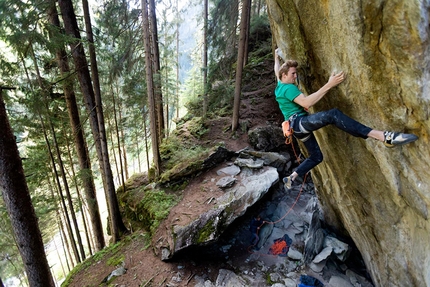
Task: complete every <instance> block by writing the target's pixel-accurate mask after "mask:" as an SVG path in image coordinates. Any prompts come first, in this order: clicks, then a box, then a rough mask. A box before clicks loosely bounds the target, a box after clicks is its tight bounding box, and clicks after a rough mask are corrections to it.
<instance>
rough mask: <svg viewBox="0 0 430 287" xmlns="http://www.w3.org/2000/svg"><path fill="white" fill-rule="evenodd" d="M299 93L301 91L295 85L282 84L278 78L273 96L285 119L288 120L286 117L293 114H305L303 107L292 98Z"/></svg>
mask: <svg viewBox="0 0 430 287" xmlns="http://www.w3.org/2000/svg"><path fill="white" fill-rule="evenodd" d="M301 93H302V92H301V91H300V90H299V88H297V86H296V85H294V84H284V83H282V82H281V81H279V80H278V85H277V86H276V89H275V96H276V101H277V102H278V104H279V108H280V109H281V112H282V114H283V115H284V118H285V120H288V118H289V117H291V116H292V115H294V114H299V115H302V114H303V115H304V114H306V111H305V109H304V108H303V107H302V106H300V105H299V104H296V103H295V102H294V99H295V98H297V97H298V96H299V95H300V94H301Z"/></svg>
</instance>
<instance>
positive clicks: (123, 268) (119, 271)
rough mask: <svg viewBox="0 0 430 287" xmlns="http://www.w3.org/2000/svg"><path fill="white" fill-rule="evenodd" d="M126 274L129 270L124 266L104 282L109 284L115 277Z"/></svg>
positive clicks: (113, 272)
mask: <svg viewBox="0 0 430 287" xmlns="http://www.w3.org/2000/svg"><path fill="white" fill-rule="evenodd" d="M126 272H127V269H126V268H125V267H124V266H121V267H119V268H117V269H115V270H114V271H112V272H111V273H110V274H109V275H108V276H107V277H106V278H105V279H104V280H103V281H102V282H109V281H110V280H111V279H112V278H113V277H115V276H121V275H124V274H125V273H126Z"/></svg>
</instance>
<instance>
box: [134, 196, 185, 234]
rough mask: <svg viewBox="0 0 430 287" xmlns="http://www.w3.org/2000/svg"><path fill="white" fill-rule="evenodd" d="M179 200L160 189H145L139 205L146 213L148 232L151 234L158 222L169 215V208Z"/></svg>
mask: <svg viewBox="0 0 430 287" xmlns="http://www.w3.org/2000/svg"><path fill="white" fill-rule="evenodd" d="M178 202H179V197H178V196H176V195H173V194H166V193H165V192H164V191H162V190H147V191H145V196H144V198H143V199H142V201H141V207H142V208H143V210H145V212H147V214H148V216H149V217H148V218H147V220H148V219H149V220H150V222H151V223H150V232H151V234H153V233H154V232H155V230H156V229H157V228H158V225H159V224H160V222H161V221H162V220H163V219H164V218H166V217H167V216H168V215H169V212H170V209H171V208H172V207H173V206H174V205H176V204H177V203H178Z"/></svg>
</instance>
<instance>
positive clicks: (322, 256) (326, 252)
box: [312, 246, 333, 264]
mask: <svg viewBox="0 0 430 287" xmlns="http://www.w3.org/2000/svg"><path fill="white" fill-rule="evenodd" d="M332 251H333V247H331V246H327V247H326V248H324V249H323V250H322V251H321V252H320V253H319V254H318V255H317V256H315V258H314V260H313V261H312V262H313V263H315V264H318V263H320V262H321V261H323V260H326V259H327V258H328V257H329V256H330V254H331V253H332Z"/></svg>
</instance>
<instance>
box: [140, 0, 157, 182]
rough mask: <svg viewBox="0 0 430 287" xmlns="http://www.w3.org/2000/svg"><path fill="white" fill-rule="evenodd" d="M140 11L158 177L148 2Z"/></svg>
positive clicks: (154, 161) (144, 0)
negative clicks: (141, 14) (141, 13)
mask: <svg viewBox="0 0 430 287" xmlns="http://www.w3.org/2000/svg"><path fill="white" fill-rule="evenodd" d="M142 12H143V41H144V44H145V62H146V65H145V66H146V67H145V70H146V87H147V92H148V108H149V120H150V130H151V143H152V155H153V163H154V176H155V177H156V178H158V177H159V176H160V165H161V159H160V152H159V139H158V126H157V124H158V122H157V113H156V103H155V101H156V99H155V92H154V79H153V67H152V59H151V35H150V27H149V15H148V4H147V2H146V0H142Z"/></svg>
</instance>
